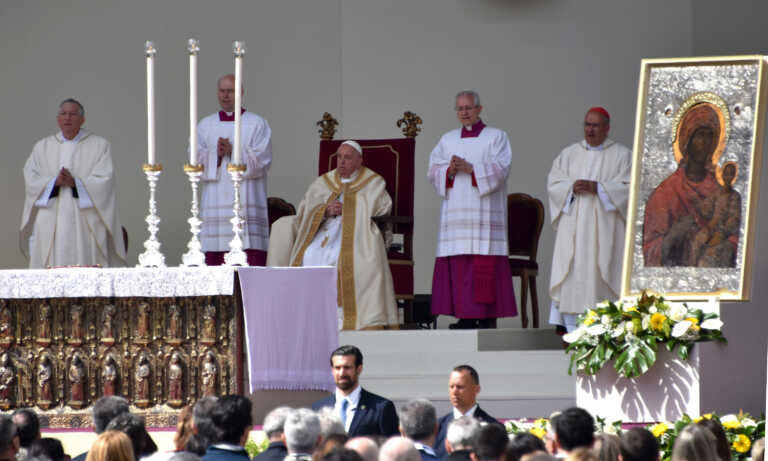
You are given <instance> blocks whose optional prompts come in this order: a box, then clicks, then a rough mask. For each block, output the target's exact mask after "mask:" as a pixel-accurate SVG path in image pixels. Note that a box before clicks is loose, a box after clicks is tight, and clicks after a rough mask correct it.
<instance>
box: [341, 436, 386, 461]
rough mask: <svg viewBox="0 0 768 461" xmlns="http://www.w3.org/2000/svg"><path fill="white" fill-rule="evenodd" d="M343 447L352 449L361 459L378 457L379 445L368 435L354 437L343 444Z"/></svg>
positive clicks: (373, 459) (369, 459) (365, 460)
mask: <svg viewBox="0 0 768 461" xmlns="http://www.w3.org/2000/svg"><path fill="white" fill-rule="evenodd" d="M344 448H347V449H349V450H354V451H355V452H357V454H358V455H360V457H361V458H363V461H376V460H378V459H379V446H378V445H376V442H374V441H373V439H371V438H369V437H355V438H353V439H350V440H348V441H347V443H345V444H344Z"/></svg>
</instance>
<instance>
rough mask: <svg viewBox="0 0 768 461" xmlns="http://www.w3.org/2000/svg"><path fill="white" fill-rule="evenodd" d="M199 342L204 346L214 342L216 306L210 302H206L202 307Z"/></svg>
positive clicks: (211, 344)
mask: <svg viewBox="0 0 768 461" xmlns="http://www.w3.org/2000/svg"><path fill="white" fill-rule="evenodd" d="M200 342H201V343H202V344H205V345H206V346H213V345H214V344H216V306H215V305H213V304H212V303H208V304H206V305H205V307H203V321H202V328H201V331H200Z"/></svg>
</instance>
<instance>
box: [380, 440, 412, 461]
mask: <svg viewBox="0 0 768 461" xmlns="http://www.w3.org/2000/svg"><path fill="white" fill-rule="evenodd" d="M379 461H421V455H420V454H419V450H417V449H416V446H415V445H414V444H413V441H412V440H410V439H407V438H405V437H392V438H390V439H389V440H387V441H386V442H384V445H382V446H381V449H380V450H379Z"/></svg>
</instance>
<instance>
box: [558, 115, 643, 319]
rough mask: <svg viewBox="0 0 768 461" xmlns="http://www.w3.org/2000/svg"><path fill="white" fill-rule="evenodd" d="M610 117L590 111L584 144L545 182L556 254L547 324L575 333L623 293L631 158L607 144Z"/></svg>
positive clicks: (565, 155)
mask: <svg viewBox="0 0 768 461" xmlns="http://www.w3.org/2000/svg"><path fill="white" fill-rule="evenodd" d="M609 124H610V116H609V115H608V111H606V110H605V109H603V108H602V107H593V108H591V109H589V110H588V111H587V114H586V116H585V118H584V140H583V141H580V142H577V143H575V144H572V145H570V146H568V147H566V148H565V149H563V151H562V152H561V153H560V155H559V156H558V157H557V158H556V159H555V162H554V163H553V164H552V170H551V171H550V172H549V178H548V180H547V190H548V192H549V210H550V216H551V219H552V226H553V227H554V228H555V232H556V236H555V249H554V254H553V255H552V275H551V277H550V281H549V295H550V297H551V298H552V307H551V310H550V316H549V320H550V323H552V324H554V325H561V326H565V328H566V329H567V330H568V331H573V330H574V329H576V326H577V325H576V322H577V316H578V314H581V313H583V312H584V310H585V309H587V308H591V307H592V306H594V305H595V304H596V303H598V302H601V301H604V300H606V299H609V300H615V299H617V298H618V296H619V290H620V288H621V265H622V261H623V254H624V229H625V224H626V212H627V201H628V200H629V178H630V173H631V165H632V158H631V152H630V150H629V149H627V148H626V147H625V146H623V145H621V144H619V143H617V142H615V141H613V140H611V139H608V137H607V136H608V129H609V128H610V125H609Z"/></svg>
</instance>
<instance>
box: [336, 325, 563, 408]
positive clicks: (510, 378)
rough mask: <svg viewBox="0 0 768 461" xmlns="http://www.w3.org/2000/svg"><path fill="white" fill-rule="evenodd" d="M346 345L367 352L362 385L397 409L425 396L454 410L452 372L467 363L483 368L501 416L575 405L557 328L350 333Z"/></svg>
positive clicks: (343, 339) (485, 399)
mask: <svg viewBox="0 0 768 461" xmlns="http://www.w3.org/2000/svg"><path fill="white" fill-rule="evenodd" d="M339 341H340V344H354V345H356V346H357V347H359V348H360V349H361V350H362V351H363V356H364V363H363V374H362V376H361V382H362V384H363V386H365V388H366V389H368V390H370V391H371V392H375V393H377V394H381V395H384V396H386V397H388V398H390V399H392V400H393V401H395V404H396V405H399V404H402V403H404V402H406V401H408V400H410V399H413V398H417V397H424V398H427V399H429V400H431V401H432V402H433V403H434V404H435V406H436V407H437V409H438V412H439V413H440V414H443V413H445V412H447V411H449V409H450V402H449V401H448V375H449V374H450V370H451V369H452V368H453V367H455V366H456V365H460V364H469V365H472V366H473V367H474V368H475V369H476V370H477V372H478V374H479V375H480V384H481V386H482V390H481V392H480V395H479V396H478V400H479V402H480V405H481V406H482V407H483V408H484V409H485V410H486V411H488V412H489V413H490V414H492V415H493V416H495V417H497V418H502V419H510V418H528V417H540V416H548V415H549V414H551V413H552V412H553V411H556V410H561V409H563V408H566V407H568V406H571V405H574V404H575V402H576V392H575V389H576V388H575V386H576V381H575V378H574V377H573V376H569V375H568V372H567V370H568V362H569V358H568V356H567V355H566V354H565V353H564V352H563V348H562V342H561V341H560V338H559V337H558V336H557V335H555V334H554V332H553V330H552V329H499V330H408V331H405V330H402V331H354V332H346V331H344V332H341V333H340V337H339Z"/></svg>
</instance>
